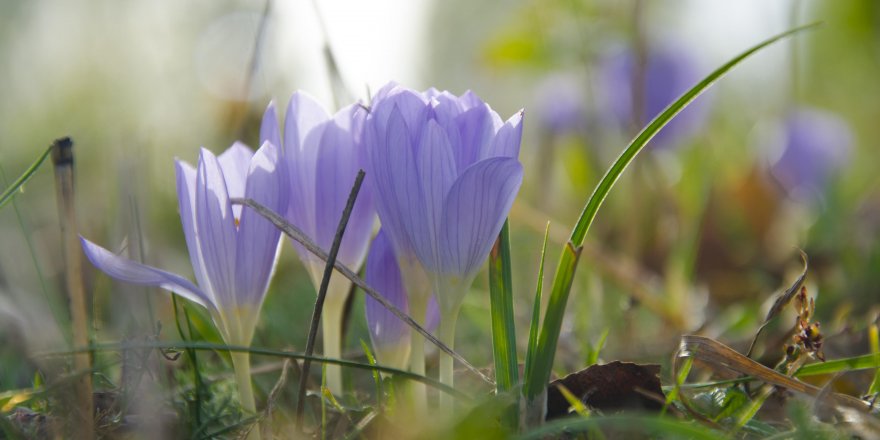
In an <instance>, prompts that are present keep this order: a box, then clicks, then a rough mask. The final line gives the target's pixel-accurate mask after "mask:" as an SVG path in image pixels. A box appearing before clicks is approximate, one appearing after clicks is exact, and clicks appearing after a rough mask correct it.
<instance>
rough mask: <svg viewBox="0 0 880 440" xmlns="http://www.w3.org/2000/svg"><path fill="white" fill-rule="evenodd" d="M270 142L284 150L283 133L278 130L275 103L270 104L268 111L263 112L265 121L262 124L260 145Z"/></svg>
mask: <svg viewBox="0 0 880 440" xmlns="http://www.w3.org/2000/svg"><path fill="white" fill-rule="evenodd" d="M266 141H269V143H271V144H272V145H275V146H277V147H278V148H282V147H283V145H282V144H281V131H280V130H279V129H278V114H277V112H276V111H275V101H271V102H269V106H268V107H266V111H265V112H263V121H262V123H261V124H260V144H262V143H263V142H266Z"/></svg>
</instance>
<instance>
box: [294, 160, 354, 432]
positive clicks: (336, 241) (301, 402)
mask: <svg viewBox="0 0 880 440" xmlns="http://www.w3.org/2000/svg"><path fill="white" fill-rule="evenodd" d="M363 182H364V170H359V171H358V174H357V177H356V178H355V179H354V186H353V187H352V188H351V193H349V195H348V201H347V202H346V204H345V209H344V210H343V211H342V218H341V219H340V220H339V226H337V228H336V236H335V237H333V244H331V245H330V255H329V256H328V257H327V260H326V261H327V264H326V265H325V266H324V276H323V278H322V279H321V288H320V289H318V298H317V299H316V300H315V309H314V310H313V311H312V324H311V326H310V328H309V338H308V340H307V341H306V355H307V356H311V355H312V353H314V352H315V338H316V337H317V335H318V324H320V322H321V312H322V311H323V310H324V299H325V298H326V297H327V287H328V286H329V285H330V276H331V275H333V265H334V263H336V255H337V254H338V253H339V246H340V245H341V244H342V236H343V235H344V234H345V227H346V226H348V219H349V217H351V210H352V209H353V208H354V202H355V200H357V195H358V192H360V190H361V184H363ZM311 364H312V363H311V361H310V360H309V359H306V360H304V361H303V368H302V376H300V378H299V397H297V399H296V426H297V427H298V428H300V429H302V421H303V410H304V409H305V398H306V381H307V380H308V376H309V367H310V366H311Z"/></svg>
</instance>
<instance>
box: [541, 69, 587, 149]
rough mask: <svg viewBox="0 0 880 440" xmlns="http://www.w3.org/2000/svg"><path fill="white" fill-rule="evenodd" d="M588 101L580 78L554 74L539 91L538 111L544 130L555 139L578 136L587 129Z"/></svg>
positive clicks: (545, 79) (542, 82)
mask: <svg viewBox="0 0 880 440" xmlns="http://www.w3.org/2000/svg"><path fill="white" fill-rule="evenodd" d="M584 102H585V97H584V90H583V86H582V84H581V83H579V82H578V81H577V79H576V77H574V76H571V75H565V74H553V75H548V76H546V77H545V78H543V79H542V80H541V81H540V83H539V84H538V86H537V87H536V89H535V107H536V110H535V111H536V112H537V117H538V122H539V124H540V126H541V129H542V130H543V131H545V132H547V133H551V134H555V135H565V134H572V133H578V132H580V131H582V130H583V129H584V126H585V125H586V117H587V115H586V106H585V105H584Z"/></svg>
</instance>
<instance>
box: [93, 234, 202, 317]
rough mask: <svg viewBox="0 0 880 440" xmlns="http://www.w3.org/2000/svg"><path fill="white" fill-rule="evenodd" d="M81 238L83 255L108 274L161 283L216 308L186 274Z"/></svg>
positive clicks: (113, 276) (133, 282)
mask: <svg viewBox="0 0 880 440" xmlns="http://www.w3.org/2000/svg"><path fill="white" fill-rule="evenodd" d="M80 242H81V243H82V248H83V252H84V253H85V254H86V258H88V259H89V261H91V262H92V264H94V265H95V267H97V268H98V269H99V270H101V271H102V272H104V273H106V274H107V275H109V276H110V277H112V278H115V279H117V280H120V281H125V282H127V283H132V284H140V285H145V286H156V287H161V288H163V289H165V290H168V291H171V292H174V293H176V294H178V295H180V296H181V297H183V298H186V299H188V300H190V301H192V302H194V303H196V304H199V305H201V306H203V307H206V308H208V309H209V310H212V311H213V310H216V307H215V305H214V304H212V302H211V300H210V298H208V296H207V295H206V294H205V293H204V292H202V290H201V289H199V288H198V287H196V286H195V285H194V284H193V283H191V282H190V281H189V280H187V279H186V278H183V277H181V276H180V275H175V274H173V273H170V272H166V271H164V270H160V269H156V268H154V267H150V266H147V265H144V264H141V263H136V262H134V261H131V260H129V259H126V258H122V257H119V256H117V255H116V254H114V253H112V252H110V251H108V250H107V249H104V248H102V247H101V246H98V245H96V244H94V243H92V242H90V241H88V240H86V239H85V238H83V237H80Z"/></svg>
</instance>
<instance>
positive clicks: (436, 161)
mask: <svg viewBox="0 0 880 440" xmlns="http://www.w3.org/2000/svg"><path fill="white" fill-rule="evenodd" d="M521 138H522V112H519V113H517V114H515V115H514V116H513V117H511V118H510V119H509V120H508V121H507V122H503V121H502V120H501V118H499V117H498V114H497V113H495V112H494V111H492V109H491V108H490V107H489V106H488V105H486V104H485V103H484V102H483V101H481V100H480V99H479V98H478V97H477V96H476V95H475V94H473V93H471V92H467V93H465V94H463V95H462V96H460V97H458V96H455V95H452V94H451V93H449V92H445V91H444V92H439V91H437V90H434V89H431V90H428V91H427V92H425V93H419V92H416V91H413V90H410V89H406V88H403V87H400V86H397V85H395V84H389V85H388V86H386V87H384V88H383V89H382V90H380V91H379V93H378V94H377V96H376V98H375V100H374V102H373V105H372V110H371V111H370V114H369V116H368V117H367V120H366V126H365V131H364V142H365V144H366V149H367V153H368V161H367V164H368V167H367V178H368V179H369V180H370V182H371V185H372V187H373V189H374V193H373V194H374V197H375V203H376V211H377V212H378V214H379V219H380V220H381V222H382V228H383V229H384V230H385V231H386V233H387V234H388V238H389V240H390V241H391V244H392V246H393V248H394V251H395V255H396V257H397V261H398V264H399V265H400V270H401V273H402V276H403V281H404V286H405V287H406V290H407V292H408V294H409V310H410V312H411V315H412V316H413V318H414V319H415V320H416V321H418V322H425V310H426V308H427V305H428V301H429V298H430V295H431V293H432V291H433V293H434V295H435V297H436V299H437V303H438V304H439V307H440V312H441V322H440V330H441V339H443V340H444V342H445V343H446V344H448V345H450V346H451V345H452V339H453V336H454V326H455V320H456V318H457V316H458V310H459V308H460V305H461V302H462V300H463V298H464V294H465V293H466V292H467V290H468V289H469V288H470V285H471V282H472V281H473V279H474V277H475V276H476V274H477V272H478V271H479V269H480V267H481V266H482V264H483V262H484V261H485V259H486V257H487V256H488V254H489V251H490V249H491V247H492V244H493V242H494V241H495V239H496V238H497V236H498V233H499V231H500V230H501V226H502V225H503V223H504V220H505V218H506V217H507V213H508V212H509V210H510V207H511V205H512V204H513V200H514V198H515V197H516V193H517V191H518V190H519V187H520V185H521V183H522V178H523V169H522V165H521V164H520V163H519V160H518V159H517V156H518V155H519V147H520V139H521ZM421 342H423V341H418V343H416V342H414V344H413V353H412V355H413V362H414V364H413V370H414V371H417V372H418V370H419V368H420V366H419V365H416V363H418V362H422V363H423V362H424V359H421V360H419V359H417V358H418V357H420V356H421V354H422V350H423V347H416V346H417V345H419V344H420V343H421ZM447 358H448V357H446V356H444V357H443V359H442V361H441V380H443V381H444V382H445V383H448V384H451V382H452V363H451V360H452V359H451V358H448V359H447Z"/></svg>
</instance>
